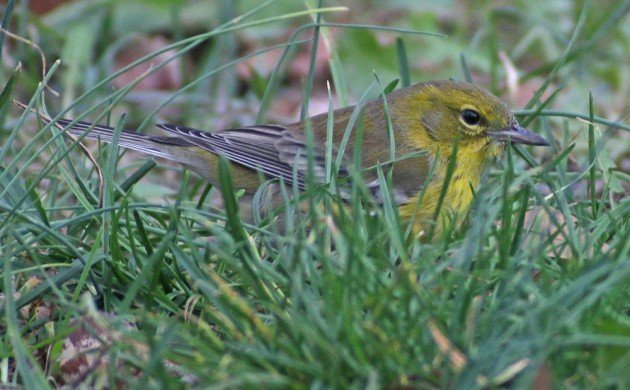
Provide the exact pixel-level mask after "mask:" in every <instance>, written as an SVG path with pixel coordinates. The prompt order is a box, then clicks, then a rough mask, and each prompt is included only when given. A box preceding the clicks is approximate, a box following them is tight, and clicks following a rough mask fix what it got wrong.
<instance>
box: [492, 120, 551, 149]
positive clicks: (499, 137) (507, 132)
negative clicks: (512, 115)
mask: <svg viewBox="0 0 630 390" xmlns="http://www.w3.org/2000/svg"><path fill="white" fill-rule="evenodd" d="M490 137H492V139H493V140H495V141H504V142H507V141H510V142H512V143H513V144H525V145H538V146H549V145H551V144H550V143H549V141H547V140H546V139H544V138H543V137H541V136H539V135H538V134H536V133H534V132H532V131H529V130H527V129H526V128H524V127H521V126H520V125H519V124H515V125H513V126H512V127H509V128H507V129H503V130H499V131H493V132H491V133H490Z"/></svg>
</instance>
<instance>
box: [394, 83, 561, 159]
mask: <svg viewBox="0 0 630 390" xmlns="http://www.w3.org/2000/svg"><path fill="white" fill-rule="evenodd" d="M408 93H410V94H411V95H412V96H411V98H408V99H407V100H406V101H407V102H408V103H407V105H406V107H405V108H404V109H405V110H410V111H416V112H419V114H416V119H417V120H419V122H420V123H419V124H420V125H421V126H418V124H417V123H416V125H415V126H409V125H408V126H407V127H408V128H411V129H412V130H411V132H410V133H409V134H408V136H409V137H410V138H411V139H413V138H415V137H416V136H417V137H418V140H419V143H422V144H425V145H426V144H427V142H431V140H432V141H433V142H434V143H436V144H438V145H440V147H447V148H448V147H452V145H454V144H455V142H456V139H457V138H459V142H460V146H461V147H462V148H479V150H480V151H481V150H483V151H485V152H486V154H488V155H490V156H496V155H498V154H500V153H501V151H502V149H503V146H504V145H505V143H506V142H507V141H511V142H512V143H515V144H516V143H520V144H526V145H549V142H548V141H547V140H546V139H544V138H543V137H541V136H539V135H538V134H536V133H534V132H531V131H529V130H527V129H525V128H523V127H522V126H520V125H519V124H518V122H517V121H516V119H515V118H514V114H513V113H512V111H511V110H510V109H509V108H508V107H507V105H506V104H505V103H503V102H502V101H501V100H500V99H499V98H497V97H496V96H494V95H493V94H491V93H490V92H488V91H486V90H484V89H482V88H480V87H477V86H476V85H473V84H470V83H465V82H459V81H450V80H448V81H447V80H445V81H434V82H429V83H424V84H418V85H416V86H413V87H411V88H409V92H408ZM408 97H409V96H408ZM401 100H402V99H401ZM423 133H424V134H423ZM420 139H421V140H420Z"/></svg>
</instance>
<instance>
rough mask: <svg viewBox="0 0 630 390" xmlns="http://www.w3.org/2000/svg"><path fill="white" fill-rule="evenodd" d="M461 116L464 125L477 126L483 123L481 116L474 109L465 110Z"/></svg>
mask: <svg viewBox="0 0 630 390" xmlns="http://www.w3.org/2000/svg"><path fill="white" fill-rule="evenodd" d="M460 115H461V117H462V120H463V121H464V123H465V124H467V125H468V126H477V125H479V123H481V115H479V113H478V112H477V111H475V110H473V109H470V108H465V109H463V110H462V112H461V114H460Z"/></svg>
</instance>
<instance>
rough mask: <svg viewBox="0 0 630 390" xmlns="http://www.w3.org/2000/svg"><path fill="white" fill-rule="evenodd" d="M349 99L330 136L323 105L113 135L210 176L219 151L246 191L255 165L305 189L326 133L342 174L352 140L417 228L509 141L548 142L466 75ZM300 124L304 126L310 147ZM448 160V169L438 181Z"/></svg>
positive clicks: (72, 127)
mask: <svg viewBox="0 0 630 390" xmlns="http://www.w3.org/2000/svg"><path fill="white" fill-rule="evenodd" d="M385 102H386V104H385ZM355 109H357V107H356V106H350V107H345V108H339V109H336V110H334V111H332V116H333V117H332V118H331V119H332V139H331V140H327V137H328V136H327V133H328V123H329V113H323V114H320V115H316V116H313V117H310V118H308V119H307V120H305V121H297V122H294V123H290V124H286V125H277V124H269V125H267V124H266V125H254V126H245V127H237V128H231V129H225V130H217V131H211V132H210V131H203V130H199V129H195V128H191V127H187V126H182V125H175V124H167V123H164V124H157V125H156V126H157V127H158V128H160V129H162V130H165V131H166V132H168V133H169V136H155V135H147V134H140V133H137V132H133V131H128V130H124V131H122V132H121V133H120V137H119V140H118V145H119V146H121V147H124V148H128V149H133V150H136V151H139V152H143V153H146V154H149V155H152V156H156V157H160V158H165V159H167V160H172V161H176V162H178V163H181V164H183V165H185V166H187V167H188V168H190V169H191V170H192V171H194V172H195V173H197V174H198V175H199V176H201V177H202V178H203V179H205V180H207V181H209V182H210V183H211V184H213V185H214V186H220V180H219V168H218V167H219V161H220V159H221V158H222V157H223V158H225V159H227V160H228V161H230V162H231V165H232V181H233V186H234V189H239V190H244V192H245V194H250V195H251V194H254V193H255V192H256V190H257V189H258V188H259V186H260V184H261V174H262V177H265V178H269V179H278V180H282V181H284V182H285V183H286V184H287V185H295V186H297V187H298V188H300V189H302V190H303V189H304V188H305V186H306V185H307V184H308V183H309V181H308V180H307V174H308V169H309V168H308V167H309V153H310V158H311V161H312V163H311V167H312V170H311V175H312V176H311V177H312V178H313V181H314V182H316V183H317V182H319V183H324V182H325V180H326V177H325V176H326V145H327V142H332V146H333V147H332V158H333V159H334V160H333V161H337V159H339V160H338V161H340V162H341V164H340V165H339V166H338V167H336V168H337V169H338V172H337V175H338V176H339V177H344V176H345V177H350V176H352V173H353V169H354V170H356V169H357V167H356V165H357V164H356V163H355V162H353V156H354V153H355V148H357V149H358V154H359V155H360V169H361V172H360V174H361V175H362V177H363V179H364V180H365V183H366V186H367V188H368V189H369V190H370V191H371V192H372V193H373V195H374V198H375V199H376V200H377V201H380V200H382V198H383V194H382V193H381V191H382V189H381V185H380V184H379V179H378V176H377V172H376V169H374V167H376V166H378V165H381V166H382V167H387V168H389V169H391V172H392V174H391V188H390V191H391V194H392V195H393V199H394V202H395V204H396V206H397V209H398V213H399V216H400V218H401V220H402V221H408V222H410V223H412V227H413V232H414V235H416V236H422V235H425V234H426V232H427V231H428V230H429V228H430V227H431V229H432V230H433V231H434V232H437V233H439V232H441V231H443V230H444V228H445V227H446V226H447V224H448V223H452V221H457V220H458V218H457V216H461V215H462V214H464V213H465V212H466V211H467V210H468V208H469V206H470V204H471V202H472V200H473V197H474V193H473V189H475V188H476V187H477V186H478V185H479V182H480V179H481V177H482V175H483V172H484V169H485V167H486V166H487V165H488V162H489V161H490V160H492V159H495V158H497V157H499V156H500V155H501V153H502V151H503V150H504V149H505V146H506V144H507V143H509V142H511V143H512V144H524V145H536V146H549V145H550V143H549V142H548V141H547V140H546V139H545V138H543V137H541V136H540V135H538V134H536V133H535V132H532V131H530V130H527V129H525V128H524V127H522V126H520V125H519V124H518V122H517V120H516V119H515V116H514V114H513V112H512V111H511V110H510V109H509V107H508V106H507V105H506V104H505V103H504V102H503V101H502V100H501V99H499V98H498V97H496V96H495V95H493V94H492V93H490V92H488V91H487V90H485V89H483V88H482V87H479V86H477V85H475V84H472V83H468V82H462V81H456V80H436V81H429V82H423V83H418V84H414V85H411V86H409V87H405V88H400V89H397V90H394V91H392V92H390V93H389V94H387V95H385V97H384V98H382V97H381V98H377V99H374V100H371V101H368V102H366V103H365V104H363V105H361V106H360V107H359V110H360V115H359V116H358V119H356V121H354V122H353V121H352V119H351V118H352V117H353V113H355ZM56 123H58V124H59V125H60V126H62V127H64V128H65V131H66V132H68V133H70V134H72V135H74V136H78V137H85V138H89V139H94V140H100V141H103V142H106V143H111V142H112V141H113V139H114V128H112V127H109V126H104V125H101V124H96V123H90V122H84V121H73V120H71V119H58V120H56ZM349 124H350V125H351V126H349ZM347 130H350V131H347ZM359 130H360V131H361V137H360V139H361V142H360V145H359V142H358V141H357V139H358V138H359V137H358V136H357V134H358V132H359ZM307 131H312V138H311V139H312V144H311V145H310V147H309V146H307V144H308V140H309V137H307ZM392 143H393V144H392ZM344 144H345V148H344V147H343V145H344ZM309 150H310V152H309ZM392 151H394V152H395V156H392ZM328 158H329V159H330V158H331V156H329V157H328ZM453 159H454V161H453ZM449 163H450V164H451V165H452V175H450V181H449V182H448V187H447V188H446V191H443V190H442V188H443V186H444V182H445V180H446V176H447V170H448V166H449ZM313 181H312V182H313ZM419 194H422V199H418V197H419ZM438 204H440V205H439V206H438ZM438 208H439V209H438ZM436 210H437V211H436Z"/></svg>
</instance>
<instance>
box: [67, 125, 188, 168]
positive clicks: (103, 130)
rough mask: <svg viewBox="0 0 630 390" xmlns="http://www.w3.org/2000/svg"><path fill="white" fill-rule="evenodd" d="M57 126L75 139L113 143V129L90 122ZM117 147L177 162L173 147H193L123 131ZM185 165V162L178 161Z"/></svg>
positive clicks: (182, 142) (171, 139)
mask: <svg viewBox="0 0 630 390" xmlns="http://www.w3.org/2000/svg"><path fill="white" fill-rule="evenodd" d="M56 123H58V124H59V125H61V126H63V127H64V128H66V131H67V132H68V133H69V134H72V135H74V136H75V137H84V136H85V138H89V139H94V140H99V141H102V142H106V143H108V144H110V143H112V142H114V132H115V129H114V128H113V127H109V126H104V125H99V124H96V123H91V122H80V121H79V122H74V123H73V121H72V120H69V119H58V120H57V122H56ZM118 146H121V147H124V148H128V149H132V150H137V151H139V152H143V153H147V154H150V155H153V156H156V157H162V158H166V159H169V160H175V161H179V160H180V158H178V157H179V156H178V155H177V154H174V153H172V150H171V149H172V148H171V147H173V146H193V145H192V144H191V143H189V142H187V141H185V140H183V139H181V138H176V137H156V136H151V135H145V134H139V133H135V132H131V131H126V130H123V131H121V132H120V137H119V139H118ZM180 162H182V163H185V162H186V161H180Z"/></svg>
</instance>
